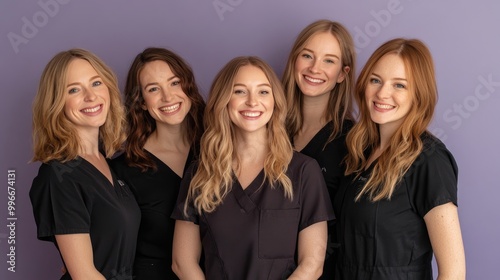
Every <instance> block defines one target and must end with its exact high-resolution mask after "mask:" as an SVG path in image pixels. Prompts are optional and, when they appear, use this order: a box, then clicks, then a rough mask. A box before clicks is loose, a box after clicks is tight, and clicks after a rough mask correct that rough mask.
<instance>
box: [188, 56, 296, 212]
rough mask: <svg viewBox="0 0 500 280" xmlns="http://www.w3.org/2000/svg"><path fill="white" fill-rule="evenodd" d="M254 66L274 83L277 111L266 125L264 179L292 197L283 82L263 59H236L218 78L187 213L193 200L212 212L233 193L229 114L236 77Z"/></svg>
mask: <svg viewBox="0 0 500 280" xmlns="http://www.w3.org/2000/svg"><path fill="white" fill-rule="evenodd" d="M247 65H252V66H255V67H257V68H259V69H261V70H262V72H264V74H265V75H266V77H267V79H268V80H269V82H270V84H271V88H272V91H273V97H274V111H273V114H272V117H271V119H270V121H269V123H268V124H267V132H268V133H267V135H268V137H267V142H268V145H269V153H268V155H267V158H266V160H265V162H264V174H265V178H266V179H267V181H268V182H269V184H270V185H271V186H272V187H275V186H278V185H279V186H281V187H283V190H284V193H285V194H284V195H285V196H286V197H288V198H290V199H292V198H293V190H292V183H291V181H290V179H289V178H288V176H287V175H286V171H287V168H288V165H289V163H290V161H291V159H292V156H293V149H292V145H291V144H290V141H289V139H288V136H287V133H286V130H285V127H284V125H283V124H284V121H285V117H286V111H287V107H286V106H287V104H286V100H285V95H284V92H283V88H282V86H281V83H280V80H279V79H278V77H277V76H276V74H275V73H274V71H273V70H272V68H271V67H270V66H269V65H268V64H267V63H266V62H264V61H263V60H262V59H260V58H258V57H253V56H244V57H236V58H234V59H232V60H231V61H229V62H228V63H227V64H226V65H225V66H224V67H223V68H222V70H221V71H220V72H219V73H218V74H217V75H216V77H215V79H214V82H213V83H212V86H211V89H210V94H209V96H208V101H207V108H206V110H205V118H204V120H205V133H204V134H203V136H202V138H201V153H200V160H199V165H198V169H197V171H196V173H195V175H194V177H193V179H192V181H191V184H190V186H189V192H188V198H187V200H186V204H185V209H184V210H185V211H187V205H188V203H189V202H190V201H192V202H193V203H194V206H195V208H196V209H197V210H198V212H199V213H201V212H202V211H205V212H212V211H214V210H215V208H216V207H217V206H218V205H219V204H221V203H222V200H223V199H224V197H225V196H226V195H227V194H228V193H229V192H230V191H231V187H232V184H233V170H232V162H233V159H236V160H238V158H237V156H236V151H235V150H234V149H235V132H234V131H235V128H234V124H233V123H232V121H231V119H230V118H229V113H228V104H229V101H230V99H231V95H232V92H233V85H234V78H235V76H236V74H237V73H238V71H239V69H240V68H241V67H243V66H247Z"/></svg>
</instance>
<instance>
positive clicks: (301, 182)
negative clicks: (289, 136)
mask: <svg viewBox="0 0 500 280" xmlns="http://www.w3.org/2000/svg"><path fill="white" fill-rule="evenodd" d="M193 173H194V167H193V166H192V167H191V168H190V170H189V171H188V173H186V178H187V179H186V180H183V181H182V183H181V191H180V194H179V199H178V203H177V207H176V209H175V210H174V213H173V214H172V217H173V218H174V219H177V220H186V221H191V222H193V223H195V224H197V225H199V228H200V237H201V242H202V246H203V250H204V254H205V275H206V279H207V280H211V279H214V280H215V279H216V280H222V279H227V280H233V279H234V280H242V279H259V280H265V279H286V278H287V277H288V276H290V274H292V272H293V271H294V270H295V268H296V267H297V264H296V262H295V260H294V256H295V252H296V249H297V242H298V234H299V232H300V231H301V230H303V229H305V228H307V227H308V226H310V225H312V224H314V223H317V222H322V221H327V220H330V219H332V218H333V212H332V208H331V203H330V201H329V198H328V192H327V190H326V187H325V182H324V179H323V177H322V175H321V170H320V168H319V166H318V164H317V162H316V161H315V160H313V159H311V158H309V157H307V156H305V155H302V154H299V153H294V155H293V159H292V161H291V163H290V165H289V167H288V170H287V172H286V173H287V175H288V176H289V178H290V180H291V181H292V185H293V194H294V198H293V201H291V200H290V199H289V198H286V197H285V194H284V191H283V189H282V188H281V187H280V186H276V187H275V188H271V186H270V185H269V184H268V183H267V180H266V181H264V172H263V171H261V172H260V174H259V175H258V176H257V177H256V178H255V179H254V181H253V182H252V183H251V184H250V185H249V186H248V187H247V188H246V189H244V190H243V188H242V187H241V185H240V184H239V183H238V181H237V179H236V178H235V179H234V184H233V186H232V188H231V191H230V192H229V193H228V194H227V196H226V197H225V198H224V200H223V202H222V204H220V205H219V206H218V207H217V208H216V209H215V211H213V212H212V213H205V212H203V213H202V214H201V215H198V213H197V211H196V210H195V209H194V207H193V205H190V208H189V209H188V216H187V217H186V216H184V213H183V210H184V201H185V200H186V196H187V191H188V188H189V183H190V181H191V178H192V176H193Z"/></svg>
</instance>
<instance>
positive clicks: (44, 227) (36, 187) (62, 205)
mask: <svg viewBox="0 0 500 280" xmlns="http://www.w3.org/2000/svg"><path fill="white" fill-rule="evenodd" d="M70 168H71V167H69V166H68V164H62V163H58V162H51V163H50V164H42V165H41V166H40V168H39V171H38V175H37V176H36V177H35V179H34V180H33V183H32V185H31V189H30V199H31V204H32V206H33V214H34V217H35V222H36V224H37V237H38V239H40V240H47V241H54V236H55V235H58V234H72V233H89V231H90V211H89V210H88V206H89V205H88V203H86V199H85V197H86V195H84V194H83V193H82V189H81V188H80V186H79V184H78V182H77V181H76V180H74V179H73V178H72V176H70V175H74V172H70V171H69V170H70Z"/></svg>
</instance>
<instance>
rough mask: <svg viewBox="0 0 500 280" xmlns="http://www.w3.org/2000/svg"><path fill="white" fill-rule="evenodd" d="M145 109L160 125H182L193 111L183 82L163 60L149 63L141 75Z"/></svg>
mask: <svg viewBox="0 0 500 280" xmlns="http://www.w3.org/2000/svg"><path fill="white" fill-rule="evenodd" d="M139 81H140V84H141V91H142V97H143V99H144V104H143V109H144V110H148V111H149V114H150V115H151V116H152V117H153V118H154V119H155V120H156V123H157V125H158V124H159V123H162V124H167V125H179V124H182V122H183V121H184V119H185V117H186V115H187V114H188V113H189V110H190V109H191V100H190V99H189V97H188V96H187V95H186V94H185V93H184V91H183V90H182V87H181V80H180V78H179V77H177V76H176V75H175V74H174V73H173V72H172V70H171V69H170V66H169V65H168V64H167V63H166V62H164V61H161V60H155V61H151V62H148V63H147V64H146V65H145V66H144V68H143V69H142V71H141V72H140V75H139Z"/></svg>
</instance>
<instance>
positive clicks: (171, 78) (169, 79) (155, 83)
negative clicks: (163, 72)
mask: <svg viewBox="0 0 500 280" xmlns="http://www.w3.org/2000/svg"><path fill="white" fill-rule="evenodd" d="M175 78H177V76H176V75H173V76H172V77H170V78H168V79H167V82H170V81H171V80H173V79H175ZM153 85H159V83H158V82H152V83H148V84H146V85H145V86H144V88H147V87H149V86H153Z"/></svg>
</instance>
